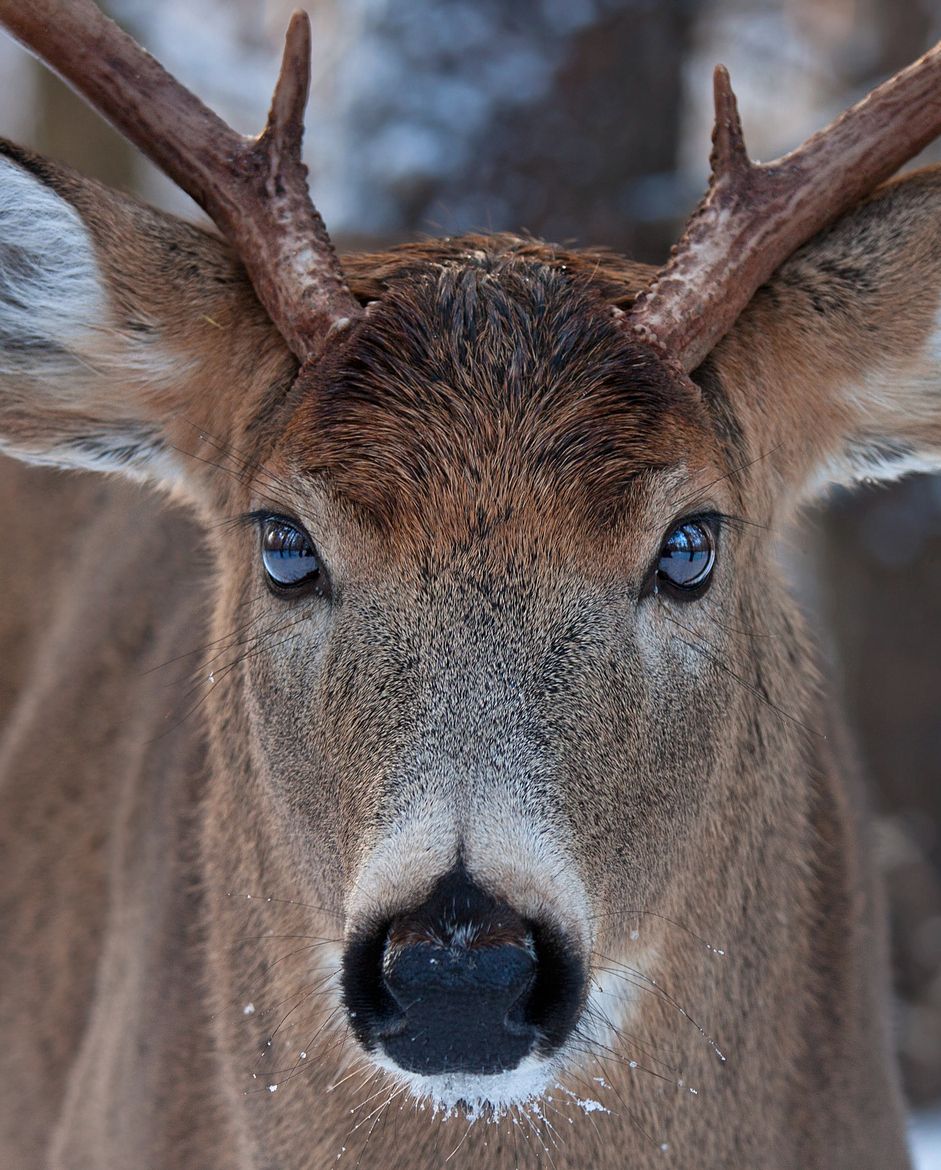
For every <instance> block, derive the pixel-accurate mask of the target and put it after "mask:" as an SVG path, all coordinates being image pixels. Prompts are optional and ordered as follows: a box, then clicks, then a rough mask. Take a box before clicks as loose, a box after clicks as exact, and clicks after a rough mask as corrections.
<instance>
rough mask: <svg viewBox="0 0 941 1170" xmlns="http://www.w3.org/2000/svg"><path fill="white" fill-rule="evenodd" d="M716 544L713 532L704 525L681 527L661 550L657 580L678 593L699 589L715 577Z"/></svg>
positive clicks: (673, 531) (690, 524)
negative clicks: (711, 577) (682, 590)
mask: <svg viewBox="0 0 941 1170" xmlns="http://www.w3.org/2000/svg"><path fill="white" fill-rule="evenodd" d="M715 559H716V542H715V537H714V535H713V533H712V530H711V529H710V528H709V527H708V526H707V525H706V524H702V523H698V522H696V521H687V522H686V523H684V524H678V525H677V526H676V527H675V528H674V529H672V530H671V531H670V533H669V534H668V535H667V538H666V540H664V542H663V546H662V547H661V549H660V560H659V562H658V564H657V577H658V579H659V580H660V581H662V582H665V583H666V584H668V585H672V586H674V587H675V588H677V589H698V588H700V587H702V586H703V585H705V584H706V582H707V581H708V580H709V578H710V576H711V574H712V568H713V565H714V564H715Z"/></svg>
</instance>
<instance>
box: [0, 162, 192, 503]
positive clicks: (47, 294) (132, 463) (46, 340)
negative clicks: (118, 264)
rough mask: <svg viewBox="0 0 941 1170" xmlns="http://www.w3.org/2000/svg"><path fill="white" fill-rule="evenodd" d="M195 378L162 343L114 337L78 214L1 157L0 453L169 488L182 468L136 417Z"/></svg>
mask: <svg viewBox="0 0 941 1170" xmlns="http://www.w3.org/2000/svg"><path fill="white" fill-rule="evenodd" d="M186 373H187V368H186V362H185V360H181V359H180V358H178V357H177V356H175V355H173V356H171V355H170V354H168V353H167V351H166V349H165V347H164V346H163V345H161V344H160V343H159V342H157V343H155V342H154V339H153V337H151V338H150V339H148V340H144V341H142V340H140V339H138V338H137V337H135V336H133V335H131V334H129V333H128V331H126V330H121V329H120V328H119V327H118V326H117V323H116V322H115V320H114V316H113V310H112V307H111V303H110V299H109V296H108V292H107V284H106V281H105V278H104V276H103V274H102V272H101V268H100V266H99V263H98V258H97V255H96V252H95V246H94V243H93V241H92V236H91V233H90V232H89V231H88V229H87V228H86V226H85V224H84V223H83V221H82V219H81V217H80V216H79V214H78V212H77V211H76V210H75V208H74V207H73V206H72V205H71V204H70V203H68V202H67V201H66V200H65V199H63V198H61V197H60V196H59V195H57V194H56V193H55V192H54V191H52V190H50V189H49V188H48V187H47V186H45V184H44V183H42V182H41V181H40V180H39V179H37V178H36V177H35V176H34V175H32V174H30V173H29V172H28V171H26V170H24V169H23V168H22V167H20V166H18V165H17V164H15V163H13V162H11V161H10V160H9V159H6V158H3V157H0V451H4V452H5V453H7V454H10V455H13V456H14V457H16V458H19V459H23V460H26V461H27V462H30V463H41V464H49V465H52V466H56V467H75V468H80V469H93V470H97V471H121V472H122V473H123V474H125V475H130V476H132V477H133V478H147V479H153V478H156V479H158V480H159V481H161V482H163V483H164V485H165V486H171V485H172V484H174V483H175V482H176V481H177V480H178V479H179V476H180V466H179V464H180V461H179V460H178V459H177V457H176V455H175V453H173V452H171V451H169V450H168V449H167V448H166V447H165V446H164V444H163V442H162V437H161V434H160V431H159V427H158V426H157V425H156V423H155V422H154V421H153V420H150V421H147V419H146V415H147V412H146V410H144V411H142V412H141V413H142V415H143V417H141V416H138V415H137V411H139V410H140V409H141V407H142V406H143V405H144V404H145V403H146V400H147V397H148V391H151V390H156V389H158V388H166V387H168V386H169V387H172V386H175V385H177V384H179V383H180V382H181V381H182V380H183V379H184V378H185V375H186ZM132 387H133V388H134V389H133V392H131V390H132Z"/></svg>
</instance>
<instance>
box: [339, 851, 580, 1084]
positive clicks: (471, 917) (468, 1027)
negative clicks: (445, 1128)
mask: <svg viewBox="0 0 941 1170" xmlns="http://www.w3.org/2000/svg"><path fill="white" fill-rule="evenodd" d="M584 983H585V977H584V972H583V964H582V963H581V961H580V959H579V958H578V956H577V954H576V953H575V951H574V949H573V948H571V947H569V946H568V945H567V944H566V943H565V942H564V941H563V940H562V938H561V936H560V934H558V933H557V932H554V931H553V930H552V928H551V927H550V926H549V925H548V924H543V923H538V922H529V921H527V920H525V919H524V918H523V917H522V916H521V915H520V914H518V913H517V912H516V911H515V910H514V909H513V907H512V906H511V905H510V904H509V903H507V902H505V901H503V900H501V899H499V898H496V897H494V896H492V895H491V894H489V893H487V892H486V891H485V890H483V889H482V888H481V887H480V886H479V885H478V884H476V883H475V882H474V881H473V880H472V879H471V878H470V877H469V875H468V874H467V872H466V871H465V870H464V869H463V868H460V867H459V868H457V869H455V870H454V871H452V873H450V874H448V875H446V876H445V877H444V878H442V879H441V880H440V881H439V882H438V884H437V885H436V886H435V888H434V890H433V891H432V893H431V895H430V896H429V897H428V898H427V899H426V900H425V901H424V902H423V903H422V904H421V905H419V906H417V907H415V908H414V909H413V910H411V911H408V912H406V913H404V914H400V915H398V916H396V917H395V918H393V919H392V920H391V921H390V922H387V923H385V924H384V925H383V926H382V927H380V928H379V929H377V930H373V931H369V932H365V933H363V934H360V935H359V936H357V937H356V938H354V940H353V941H352V942H351V943H350V945H349V946H348V948H347V952H346V955H345V959H344V995H345V1001H346V1006H347V1010H348V1013H349V1016H350V1024H351V1026H352V1029H353V1031H354V1033H355V1035H356V1036H357V1038H358V1039H359V1041H360V1043H362V1044H363V1045H364V1047H365V1048H367V1050H369V1051H372V1052H381V1053H382V1054H384V1055H385V1057H387V1058H388V1059H389V1060H391V1061H392V1062H393V1063H394V1064H395V1065H396V1066H397V1067H398V1068H400V1069H402V1070H403V1071H406V1072H410V1073H418V1074H422V1075H426V1076H430V1075H437V1074H441V1073H467V1074H478V1075H481V1074H482V1075H488V1074H496V1073H504V1072H508V1071H510V1070H512V1069H515V1068H516V1067H517V1066H518V1065H519V1064H520V1062H521V1061H522V1060H523V1059H524V1058H525V1057H527V1056H529V1055H530V1054H531V1053H533V1052H536V1053H538V1054H540V1055H544V1054H548V1053H549V1052H551V1051H552V1050H553V1049H555V1048H557V1047H558V1046H559V1045H560V1044H561V1043H562V1042H563V1041H564V1040H565V1039H566V1038H567V1037H568V1035H569V1033H570V1032H571V1030H572V1028H573V1027H574V1024H575V1021H576V1019H577V1016H578V1013H579V1009H580V1007H581V1003H582V999H583V989H584Z"/></svg>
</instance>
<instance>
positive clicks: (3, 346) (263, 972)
mask: <svg viewBox="0 0 941 1170" xmlns="http://www.w3.org/2000/svg"><path fill="white" fill-rule="evenodd" d="M0 23H2V25H3V26H4V27H5V28H6V29H7V30H8V31H9V32H10V33H11V34H12V35H13V36H15V37H16V38H18V39H19V40H20V41H21V42H22V43H23V44H24V45H25V46H26V47H27V48H28V49H30V50H31V51H32V52H33V53H35V54H36V55H37V56H38V57H39V58H40V59H42V60H43V61H45V62H46V64H47V65H48V66H49V67H50V68H52V69H54V70H55V71H56V72H58V73H59V74H60V75H61V76H62V77H64V78H65V79H66V80H67V81H68V82H69V83H70V84H71V85H72V86H73V87H74V88H75V89H76V90H77V91H78V93H79V94H80V95H82V96H83V97H84V98H85V99H86V100H87V101H88V102H90V103H91V105H92V106H94V107H95V108H96V109H97V110H99V111H100V112H101V113H102V114H103V115H104V116H106V117H107V118H108V119H109V120H110V121H111V122H112V123H113V124H114V125H115V126H116V127H117V128H118V129H119V130H121V131H122V132H123V133H124V134H125V135H126V136H127V137H128V139H130V141H132V142H133V143H135V144H136V145H137V146H139V147H140V148H141V149H142V150H143V151H144V152H145V153H146V154H147V155H149V157H150V158H151V159H153V160H154V161H155V162H156V163H157V164H158V165H159V166H160V167H162V168H163V170H164V171H165V172H166V173H167V175H168V176H169V177H170V178H171V179H172V180H174V181H175V182H176V183H177V184H178V185H179V186H180V187H181V188H182V189H183V190H184V191H186V192H187V193H188V194H190V195H191V196H193V198H194V199H195V200H196V201H197V203H198V204H199V205H200V206H201V207H202V208H203V209H205V211H206V212H207V213H208V215H209V217H210V219H211V220H212V221H213V224H214V225H215V229H216V230H213V229H211V228H208V227H206V228H204V227H200V226H194V225H192V224H188V223H186V222H183V221H182V220H181V219H178V218H175V217H173V216H171V215H168V214H165V213H162V212H158V211H155V210H153V209H151V208H149V207H147V206H145V205H144V204H142V203H140V202H137V201H136V200H135V199H133V198H131V197H130V196H128V195H125V194H122V193H119V192H117V191H114V190H110V189H107V188H105V187H103V186H101V185H99V184H98V183H95V182H93V181H91V180H89V179H87V178H84V177H82V176H80V175H78V174H76V173H74V172H73V171H71V170H69V169H67V168H65V167H64V166H61V165H58V164H56V163H53V162H51V161H48V160H46V159H44V158H41V157H39V156H37V155H36V154H34V153H32V152H30V151H29V150H26V149H24V148H21V147H19V146H16V145H14V144H13V143H10V142H6V141H5V142H3V143H2V145H0V445H2V450H3V452H4V455H5V456H9V457H12V458H5V459H4V460H3V465H2V468H0V479H2V488H0V498H2V499H3V500H4V501H5V504H4V507H5V509H6V515H7V522H6V525H5V531H6V533H7V536H8V537H9V538H10V541H9V542H8V543H10V542H12V547H8V551H7V553H6V555H5V556H4V557H3V558H2V561H0V564H2V591H3V596H4V606H3V623H2V625H0V631H2V632H0V638H2V641H0V654H2V661H3V664H4V665H3V672H2V687H0V700H2V711H3V718H2V724H0V727H2V737H0V785H2V802H3V816H2V822H0V823H2V828H0V890H2V914H3V928H2V934H0V937H2V946H0V988H2V992H0V1035H2V1036H3V1044H2V1046H0V1049H2V1052H0V1060H2V1066H3V1069H4V1084H5V1092H4V1093H3V1097H2V1103H0V1145H2V1149H3V1151H4V1157H3V1160H4V1164H5V1165H7V1166H10V1167H16V1168H17V1170H33V1168H37V1170H38V1168H40V1167H49V1168H54V1170H79V1168H81V1170H91V1168H94V1170H119V1168H120V1170H127V1168H129V1167H140V1168H141V1170H274V1168H277V1170H313V1168H320V1167H326V1166H334V1165H337V1166H339V1167H340V1168H341V1170H342V1167H343V1166H344V1165H345V1166H349V1167H350V1168H351V1170H353V1168H356V1167H363V1168H364V1170H368V1168H369V1167H383V1168H392V1170H406V1168H407V1170H414V1168H417V1167H427V1168H435V1167H441V1168H447V1167H450V1166H451V1165H454V1166H462V1167H465V1168H466V1170H510V1168H515V1167H523V1168H525V1167H536V1166H545V1167H554V1168H558V1170H566V1168H568V1170H573V1168H576V1167H578V1168H587V1167H592V1168H594V1170H615V1168H623V1167H627V1166H630V1167H632V1168H634V1170H649V1168H654V1167H676V1168H677V1170H718V1168H720V1167H722V1168H723V1170H728V1168H729V1167H737V1168H742V1170H744V1168H746V1167H747V1168H749V1170H752V1168H754V1170H757V1168H761V1170H823V1168H827V1170H845V1168H849V1167H853V1168H854V1170H889V1168H892V1170H903V1168H904V1167H907V1166H909V1165H910V1162H909V1157H908V1153H907V1149H906V1140H905V1124H904V1109H903V1103H902V1099H901V1093H900V1088H899V1084H898V1077H897V1072H896V1069H895V1064H894V1058H893V1052H892V1034H891V1020H890V1011H889V1007H888V1003H889V994H888V988H889V973H888V958H887V946H886V939H885V924H884V920H883V905H882V898H881V892H880V885H879V879H878V874H877V867H876V864H875V861H874V858H873V846H872V840H871V826H870V821H869V818H868V814H867V808H866V801H865V796H864V794H863V792H862V789H861V787H860V781H859V778H858V775H857V769H856V767H855V765H854V762H853V757H852V747H851V744H850V743H849V742H848V739H847V736H846V734H845V732H844V731H843V729H842V724H841V721H840V718H839V714H838V712H836V711H835V709H834V705H833V704H832V703H831V702H830V701H829V699H828V698H827V695H826V691H825V686H824V683H823V681H822V673H821V670H820V668H819V666H818V663H817V655H816V652H815V650H814V647H813V642H812V639H811V636H810V633H809V632H808V630H807V628H806V622H805V620H804V618H803V617H802V616H801V613H800V611H799V610H798V608H797V606H796V604H795V602H794V601H793V600H792V598H791V594H790V590H789V587H788V584H787V581H786V579H785V575H784V573H783V571H782V569H781V568H780V566H779V557H778V553H777V548H778V544H779V541H780V537H781V534H782V533H783V532H786V531H787V530H788V529H789V528H790V526H792V525H793V524H794V523H795V522H796V521H797V518H798V515H799V512H800V510H801V508H802V507H803V506H804V505H806V504H807V503H809V502H810V501H812V500H814V499H816V498H818V497H819V496H820V495H821V494H823V493H824V492H826V491H827V490H828V489H829V487H830V486H831V485H833V484H853V483H856V482H859V481H861V480H869V479H885V480H888V479H892V478H895V477H898V476H901V475H903V474H906V473H907V472H910V471H913V470H930V469H933V468H937V467H939V466H941V318H939V304H941V233H939V224H941V171H939V170H938V169H937V168H928V169H924V170H918V171H915V172H913V173H909V174H905V175H903V176H902V177H898V178H893V176H894V175H895V172H896V171H897V170H898V169H899V168H900V167H902V166H903V165H904V164H905V163H906V162H907V161H909V160H910V159H911V158H913V157H914V156H915V155H916V154H917V153H918V151H919V150H921V149H922V148H923V147H924V146H925V145H926V144H927V143H929V142H930V141H931V140H932V139H933V138H934V137H935V136H936V135H937V134H938V133H939V132H941V46H938V47H936V48H934V49H932V50H931V51H930V52H928V53H927V54H926V55H925V56H924V57H923V58H922V59H921V60H919V61H918V62H916V63H915V64H913V65H912V66H910V67H909V68H908V69H906V70H904V71H902V72H901V73H899V74H898V75H896V76H895V77H894V78H892V79H890V80H889V81H887V82H886V83H885V84H883V85H882V86H880V87H879V88H877V89H876V90H874V91H873V93H872V94H870V95H869V97H867V98H866V99H865V100H864V101H862V102H861V103H859V104H858V105H856V106H854V107H853V108H851V109H850V110H848V111H847V112H846V113H844V114H843V115H842V116H841V117H840V118H838V119H837V120H836V121H835V122H834V123H832V124H831V125H830V126H829V127H828V128H826V129H825V130H822V131H821V132H819V133H818V134H816V135H815V136H814V137H812V138H810V139H809V140H808V141H807V142H805V143H804V144H803V145H801V146H799V147H798V148H797V149H796V150H795V151H794V152H792V153H791V154H789V155H786V156H785V157H783V158H781V159H779V160H777V161H774V162H771V163H765V164H756V163H753V162H752V161H751V160H750V159H749V156H748V153H747V151H746V148H745V144H744V138H743V133H742V127H741V122H740V119H739V115H738V111H737V106H736V101H735V97H734V95H733V91H732V89H731V84H730V81H729V78H728V75H727V73H726V72H725V71H724V70H723V69H721V68H719V69H717V71H716V74H715V104H716V121H715V132H714V141H713V152H712V178H711V181H710V184H709V189H708V191H707V194H706V195H705V197H704V199H703V201H702V203H701V204H700V206H699V207H698V209H697V210H696V211H695V212H694V214H693V216H692V218H691V219H690V221H689V223H688V225H687V227H686V229H685V231H684V232H683V234H682V237H681V239H680V241H679V243H678V244H677V246H676V247H675V249H674V251H673V253H672V255H671V257H670V258H669V260H668V261H667V263H666V264H665V265H664V266H663V267H662V268H660V269H654V268H651V267H647V266H643V265H640V264H637V263H635V262H633V261H630V260H628V259H624V258H622V257H619V256H617V255H614V254H612V253H608V252H605V251H600V250H595V251H591V250H588V251H579V250H577V249H566V248H562V247H556V246H553V245H551V244H546V243H542V242H540V241H537V240H534V239H530V238H526V237H522V236H520V237H517V236H512V235H506V234H498V235H475V236H466V237H461V238H452V239H442V240H436V241H426V242H421V243H412V244H406V245H402V246H399V247H397V248H394V249H392V250H390V251H387V252H384V253H379V254H353V255H348V256H345V257H343V258H342V260H341V259H339V258H338V256H337V254H336V252H335V251H334V248H333V246H332V244H331V242H330V239H329V237H328V235H327V232H326V229H325V227H324V224H323V222H322V220H321V218H320V216H319V214H318V212H317V211H316V209H315V207H314V205H313V203H312V201H311V198H310V194H309V192H308V187H307V178H306V171H305V167H304V164H303V162H302V159H301V140H302V135H303V115H304V107H305V104H306V100H307V92H308V80H309V62H310V55H311V46H310V30H309V22H308V20H307V18H306V17H305V16H304V15H303V14H299V13H298V14H295V16H294V17H293V18H292V20H291V23H290V26H289V29H288V33H287V38H286V42H285V50H284V58H283V62H282V66H281V71H280V74H279V77H278V80H277V83H276V87H275V90H274V97H273V101H272V106H271V112H270V114H269V117H268V121H267V124H266V127H265V129H264V131H263V132H262V134H261V135H260V136H258V137H257V138H247V137H244V136H242V135H240V134H237V133H236V132H235V131H234V130H232V129H230V128H229V127H228V126H227V125H226V124H225V123H224V122H222V121H221V119H219V118H218V117H217V116H216V115H215V114H213V113H212V112H211V111H210V110H208V109H207V108H206V107H205V106H203V105H202V104H201V102H200V101H199V100H198V99H197V98H196V97H195V96H194V95H193V94H191V93H190V92H189V91H188V90H186V89H185V88H184V87H183V86H182V85H180V84H179V83H178V82H177V81H175V80H174V79H173V78H172V77H170V76H169V75H168V74H167V73H166V72H165V71H164V70H163V69H162V67H161V66H160V65H159V64H158V63H157V62H156V61H155V60H154V59H153V58H152V57H151V56H149V55H148V54H147V53H146V52H145V51H144V50H143V49H142V48H140V47H139V46H138V45H137V44H136V43H135V42H134V41H133V40H132V39H131V38H130V37H129V36H128V35H127V34H125V33H124V32H123V31H121V30H120V29H119V28H118V26H117V25H115V24H114V23H113V22H111V21H110V20H109V19H108V18H106V17H105V16H104V15H103V14H102V13H101V12H100V11H99V10H98V9H97V8H96V7H95V5H94V4H93V3H92V2H91V0H32V2H31V3H30V4H22V3H19V2H18V0H0ZM28 465H33V466H28ZM37 465H38V466H37ZM76 472H77V473H78V474H76ZM91 472H97V473H98V474H97V475H95V474H89V473H91Z"/></svg>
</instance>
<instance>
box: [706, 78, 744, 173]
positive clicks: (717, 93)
mask: <svg viewBox="0 0 941 1170" xmlns="http://www.w3.org/2000/svg"><path fill="white" fill-rule="evenodd" d="M712 91H713V97H714V100H715V106H716V124H715V128H714V130H713V131H712V156H711V158H710V160H709V162H710V166H711V168H712V179H711V182H712V183H713V184H715V183H717V182H718V181H719V180H720V179H722V178H724V177H726V176H728V177H730V178H731V177H732V176H733V175H735V174H738V173H739V172H742V171H747V170H750V169H751V165H752V164H751V160H750V159H749V157H748V151H747V150H746V149H745V135H744V134H743V133H742V120H741V118H740V117H739V113H738V102H737V101H736V100H735V93H734V91H733V90H732V79H731V78H730V77H729V71H728V69H726V67H725V66H724V65H717V66H716V67H715V70H714V72H713V74H712Z"/></svg>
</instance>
